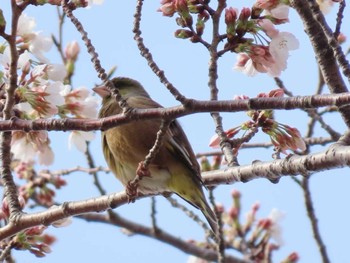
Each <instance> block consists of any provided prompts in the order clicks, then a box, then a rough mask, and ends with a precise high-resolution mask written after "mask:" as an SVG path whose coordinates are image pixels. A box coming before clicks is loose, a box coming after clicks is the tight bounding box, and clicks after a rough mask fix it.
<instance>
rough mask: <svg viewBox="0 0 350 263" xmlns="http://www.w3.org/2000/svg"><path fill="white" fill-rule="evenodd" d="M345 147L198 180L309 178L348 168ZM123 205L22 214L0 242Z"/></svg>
mask: <svg viewBox="0 0 350 263" xmlns="http://www.w3.org/2000/svg"><path fill="white" fill-rule="evenodd" d="M345 138H347V137H345ZM346 143H348V142H345V143H343V142H339V143H336V144H334V145H332V146H331V147H329V148H328V149H327V150H326V151H324V152H320V153H315V154H310V155H307V156H296V155H293V156H291V157H287V158H285V159H283V160H274V161H271V162H255V163H253V164H252V165H245V166H240V167H230V168H227V169H225V170H217V171H210V172H204V173H203V174H202V177H203V180H204V183H205V184H206V185H218V184H231V183H235V182H248V181H250V180H253V179H257V178H266V179H269V180H270V181H273V182H276V181H278V180H279V179H280V178H281V177H282V176H287V175H297V174H309V173H310V172H316V171H323V170H329V169H334V168H339V167H344V166H348V165H349V164H350V146H345V144H346ZM143 197H145V196H142V195H140V196H139V197H138V198H143ZM127 201H128V197H127V195H126V194H125V192H120V193H115V194H111V195H105V196H101V197H98V198H93V199H88V200H84V201H77V202H69V203H68V202H67V203H64V204H62V205H60V206H57V207H52V208H50V209H48V210H46V211H43V212H39V213H34V214H23V215H21V216H19V217H18V218H17V221H16V222H13V221H12V222H10V223H9V224H8V225H6V226H5V227H3V228H2V229H0V240H1V239H3V238H6V237H9V236H11V235H14V234H15V233H18V232H19V231H22V230H24V229H26V228H29V227H32V226H36V225H42V224H43V225H50V224H52V223H53V222H55V221H57V220H60V219H63V218H67V217H69V216H74V215H80V214H83V213H88V212H101V211H105V210H107V209H111V208H112V209H113V208H116V207H119V206H121V205H124V204H126V203H127Z"/></svg>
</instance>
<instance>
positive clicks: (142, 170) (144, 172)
mask: <svg viewBox="0 0 350 263" xmlns="http://www.w3.org/2000/svg"><path fill="white" fill-rule="evenodd" d="M136 175H138V176H139V178H140V179H141V178H142V177H151V172H150V171H149V169H148V167H146V166H145V164H144V162H140V163H139V166H138V167H137V169H136Z"/></svg>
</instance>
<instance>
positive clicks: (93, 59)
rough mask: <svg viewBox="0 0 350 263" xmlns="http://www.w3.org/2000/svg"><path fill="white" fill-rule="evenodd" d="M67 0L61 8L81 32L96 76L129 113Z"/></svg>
mask: <svg viewBox="0 0 350 263" xmlns="http://www.w3.org/2000/svg"><path fill="white" fill-rule="evenodd" d="M67 2H68V0H62V2H61V4H62V8H63V11H64V12H65V14H66V15H67V17H68V18H69V19H70V20H71V22H72V23H73V25H74V26H75V28H76V29H77V31H78V32H79V33H80V34H81V38H82V40H83V41H84V43H85V46H86V47H87V51H88V53H89V54H90V56H91V62H92V63H93V65H94V68H95V70H96V72H97V74H98V77H99V78H100V79H101V80H102V82H104V83H105V85H106V87H107V88H108V89H109V90H110V91H111V93H112V94H113V95H114V96H115V98H116V100H117V101H118V103H119V106H120V107H121V108H122V109H123V113H125V114H127V113H131V112H132V109H131V108H130V107H129V106H128V104H127V103H126V100H124V99H123V98H122V96H121V95H120V94H119V91H118V90H117V89H115V88H114V85H113V83H112V82H111V81H110V80H109V79H108V75H107V73H106V71H105V69H104V68H103V67H102V66H101V61H100V59H99V58H98V54H97V52H96V51H95V48H94V46H93V45H92V42H91V39H90V38H89V37H88V34H87V32H86V31H85V29H84V27H83V25H82V24H81V23H80V21H79V20H78V19H77V18H76V17H75V16H74V15H73V12H72V10H71V8H70V7H71V6H70V5H68V4H67Z"/></svg>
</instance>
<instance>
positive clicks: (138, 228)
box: [79, 214, 249, 263]
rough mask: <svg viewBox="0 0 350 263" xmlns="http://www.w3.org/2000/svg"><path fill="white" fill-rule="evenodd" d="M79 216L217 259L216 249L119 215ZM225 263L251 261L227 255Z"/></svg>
mask: <svg viewBox="0 0 350 263" xmlns="http://www.w3.org/2000/svg"><path fill="white" fill-rule="evenodd" d="M79 217H80V218H83V219H85V220H88V221H92V222H101V223H108V224H112V225H116V226H120V227H123V228H125V229H128V230H129V231H131V232H132V233H136V234H139V235H142V236H147V237H150V238H154V239H156V240H158V241H161V242H164V243H166V244H169V245H171V246H173V247H175V248H177V249H179V250H181V251H183V252H184V253H187V254H192V255H195V256H198V257H201V258H205V259H206V260H209V261H216V260H217V255H216V251H214V250H212V249H206V248H204V247H200V246H197V245H195V244H193V243H191V242H186V241H184V240H182V239H180V238H178V237H175V236H173V235H171V234H169V233H168V232H166V231H164V230H159V231H158V232H157V233H154V231H153V229H152V228H150V227H146V226H143V225H141V224H137V223H134V222H132V221H129V220H127V219H126V218H123V217H121V216H118V215H117V216H115V217H112V218H110V217H109V216H107V215H103V214H85V215H80V216H79ZM225 263H249V261H248V260H244V259H239V258H236V257H233V256H227V257H226V259H225Z"/></svg>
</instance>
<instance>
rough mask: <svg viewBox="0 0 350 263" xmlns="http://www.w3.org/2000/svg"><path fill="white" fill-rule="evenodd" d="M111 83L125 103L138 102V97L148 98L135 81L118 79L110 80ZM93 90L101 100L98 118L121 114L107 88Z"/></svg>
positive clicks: (99, 87) (100, 87)
mask: <svg viewBox="0 0 350 263" xmlns="http://www.w3.org/2000/svg"><path fill="white" fill-rule="evenodd" d="M111 81H112V83H113V86H114V87H113V89H116V90H118V92H119V94H120V95H121V96H122V98H123V99H125V100H126V101H128V99H129V98H135V99H136V100H138V98H139V97H142V98H145V97H146V98H150V96H149V95H148V93H147V92H146V91H145V89H144V88H143V87H142V85H141V84H140V83H139V82H137V81H136V80H133V79H130V78H125V77H118V78H114V79H112V80H111ZM93 90H94V91H95V92H96V93H97V94H98V95H99V96H100V97H101V98H102V109H101V111H100V117H106V116H110V115H112V114H118V113H120V112H121V109H120V107H119V104H118V103H117V101H116V99H115V98H114V96H112V93H111V91H110V90H109V89H108V88H107V86H105V85H102V86H98V87H95V88H93Z"/></svg>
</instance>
